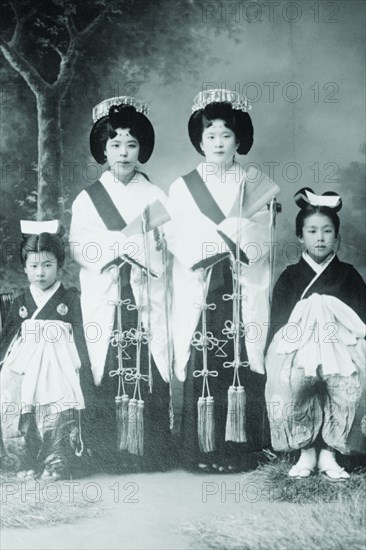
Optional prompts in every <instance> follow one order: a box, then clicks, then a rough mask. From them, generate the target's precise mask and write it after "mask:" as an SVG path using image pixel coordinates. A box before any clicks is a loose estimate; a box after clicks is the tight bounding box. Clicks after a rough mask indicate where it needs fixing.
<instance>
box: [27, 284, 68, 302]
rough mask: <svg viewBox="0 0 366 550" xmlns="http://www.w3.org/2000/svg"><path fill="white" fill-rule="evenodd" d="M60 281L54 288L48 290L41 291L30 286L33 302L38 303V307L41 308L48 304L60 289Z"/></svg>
mask: <svg viewBox="0 0 366 550" xmlns="http://www.w3.org/2000/svg"><path fill="white" fill-rule="evenodd" d="M60 285H61V283H60V281H55V282H54V283H53V285H52V286H50V287H49V288H47V289H46V290H41V289H40V288H38V287H36V286H35V285H33V284H31V285H29V290H30V293H31V294H32V296H33V300H34V301H35V302H36V305H37V307H40V306H41V305H42V304H45V303H46V302H48V300H49V299H50V298H51V296H53V295H54V294H55V292H56V291H57V290H58V289H59V288H60Z"/></svg>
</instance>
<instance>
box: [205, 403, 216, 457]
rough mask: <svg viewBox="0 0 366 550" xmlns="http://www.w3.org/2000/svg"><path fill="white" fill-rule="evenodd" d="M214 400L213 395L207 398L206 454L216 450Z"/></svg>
mask: <svg viewBox="0 0 366 550" xmlns="http://www.w3.org/2000/svg"><path fill="white" fill-rule="evenodd" d="M214 405H215V403H214V398H213V396H212V395H209V396H208V397H206V430H205V431H206V433H205V436H206V437H205V442H206V449H205V452H206V453H210V452H211V451H214V450H215V416H214Z"/></svg>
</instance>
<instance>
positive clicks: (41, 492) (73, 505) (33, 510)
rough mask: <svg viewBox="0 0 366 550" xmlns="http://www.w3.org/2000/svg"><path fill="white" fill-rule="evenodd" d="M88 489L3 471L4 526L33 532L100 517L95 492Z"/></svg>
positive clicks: (0, 484)
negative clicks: (25, 478) (47, 527)
mask: <svg viewBox="0 0 366 550" xmlns="http://www.w3.org/2000/svg"><path fill="white" fill-rule="evenodd" d="M84 489H85V484H84V483H83V482H77V481H75V482H72V481H71V482H68V481H66V480H65V481H54V482H50V481H42V480H27V481H24V480H21V479H19V478H17V477H16V476H15V475H14V474H9V473H4V472H2V473H1V472H0V507H1V508H0V527H1V528H2V529H3V528H5V527H22V528H28V529H29V528H31V527H35V526H41V525H48V526H50V525H57V524H60V523H73V522H75V521H77V520H78V519H80V518H86V517H97V516H100V515H101V514H102V513H103V511H102V510H101V507H100V506H99V505H98V501H97V500H96V498H95V495H96V493H95V491H91V490H90V491H85V490H84ZM93 501H94V502H93Z"/></svg>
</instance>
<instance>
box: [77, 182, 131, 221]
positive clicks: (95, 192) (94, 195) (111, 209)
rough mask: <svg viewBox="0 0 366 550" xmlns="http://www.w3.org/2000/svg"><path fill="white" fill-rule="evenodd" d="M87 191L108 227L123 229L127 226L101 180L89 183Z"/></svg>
mask: <svg viewBox="0 0 366 550" xmlns="http://www.w3.org/2000/svg"><path fill="white" fill-rule="evenodd" d="M85 191H86V192H87V193H88V195H89V197H90V199H91V201H92V203H93V205H94V206H95V209H96V211H97V212H98V214H99V216H100V217H101V219H102V220H103V223H104V224H105V226H106V228H107V229H109V230H110V231H122V229H124V228H125V227H126V225H127V224H126V222H125V220H124V219H123V218H122V216H121V214H120V213H119V211H118V210H117V208H116V206H115V204H114V202H113V201H112V199H111V197H110V195H109V194H108V192H107V191H106V189H105V188H104V186H103V184H102V183H101V182H100V181H99V180H98V181H96V182H94V183H93V184H92V185H89V187H87V189H85Z"/></svg>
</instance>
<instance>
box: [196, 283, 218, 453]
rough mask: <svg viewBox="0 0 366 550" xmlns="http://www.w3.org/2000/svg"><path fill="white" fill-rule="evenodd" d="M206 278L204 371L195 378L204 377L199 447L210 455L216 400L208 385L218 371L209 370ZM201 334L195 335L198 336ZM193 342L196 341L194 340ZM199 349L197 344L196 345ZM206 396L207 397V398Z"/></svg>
mask: <svg viewBox="0 0 366 550" xmlns="http://www.w3.org/2000/svg"><path fill="white" fill-rule="evenodd" d="M206 280H207V273H206V278H204V282H203V289H204V303H203V305H202V306H201V309H202V335H201V342H200V344H199V345H200V346H202V352H203V369H202V371H195V372H194V373H193V376H195V377H197V376H202V378H203V383H202V395H201V397H199V398H198V403H197V435H198V445H199V448H200V451H201V452H203V453H210V452H212V451H214V450H215V448H216V445H215V415H214V398H213V396H212V395H210V388H209V384H208V377H209V376H217V374H218V373H217V371H212V372H210V371H209V370H208V368H207V345H208V340H207V330H206V310H207V304H206V295H207V290H206V284H205V283H206ZM197 334H199V333H195V335H197ZM193 341H196V342H197V340H196V338H194V340H193ZM196 347H197V344H196ZM205 394H206V396H205Z"/></svg>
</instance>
